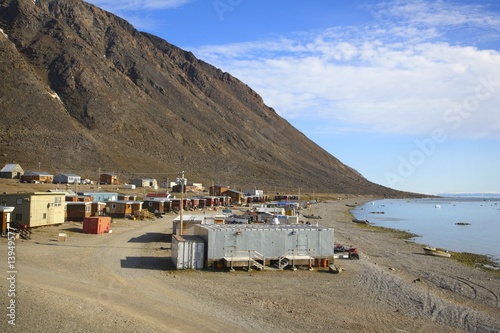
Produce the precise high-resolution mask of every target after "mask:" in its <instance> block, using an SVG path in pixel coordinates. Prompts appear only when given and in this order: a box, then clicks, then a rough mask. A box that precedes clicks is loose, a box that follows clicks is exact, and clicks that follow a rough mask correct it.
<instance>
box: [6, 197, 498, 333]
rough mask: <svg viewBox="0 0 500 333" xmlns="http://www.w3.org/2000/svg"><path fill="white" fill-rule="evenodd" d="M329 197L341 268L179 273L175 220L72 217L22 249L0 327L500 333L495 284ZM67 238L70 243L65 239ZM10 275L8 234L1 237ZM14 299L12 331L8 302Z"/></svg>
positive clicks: (321, 206)
mask: <svg viewBox="0 0 500 333" xmlns="http://www.w3.org/2000/svg"><path fill="white" fill-rule="evenodd" d="M369 200H371V198H370V197H354V198H345V199H341V200H326V201H322V202H320V203H317V204H314V205H312V207H311V209H310V210H307V212H306V211H303V213H304V214H314V215H317V216H321V217H322V219H321V220H319V221H320V224H322V225H324V226H328V227H333V228H334V229H335V242H336V243H341V244H344V245H352V246H355V247H357V248H358V249H359V252H360V260H341V259H337V260H336V261H335V263H336V264H338V265H340V266H341V267H342V268H343V269H344V271H343V272H342V273H341V274H331V273H329V272H328V270H326V269H315V270H314V271H308V270H301V269H299V270H297V271H291V270H283V271H278V270H266V271H250V272H248V271H245V270H236V271H235V272H228V271H222V270H221V271H212V270H201V271H193V270H188V271H176V270H172V264H171V261H170V246H171V244H170V241H171V228H172V219H173V218H174V217H175V215H173V214H167V215H165V216H164V217H163V218H161V219H156V220H155V221H132V220H126V219H115V220H114V222H113V224H112V233H109V234H103V235H88V234H83V233H82V232H81V229H82V225H81V223H77V222H67V223H64V224H63V225H60V226H50V227H42V228H38V229H35V230H34V231H33V237H32V239H31V240H29V241H27V240H23V239H17V240H16V243H15V253H16V273H15V283H14V287H15V298H14V297H10V296H8V294H9V289H11V288H12V284H11V283H10V282H11V281H9V280H8V279H6V278H4V279H2V283H1V284H0V295H1V296H0V304H1V308H2V309H3V310H2V311H3V312H4V315H3V316H2V318H3V319H2V323H1V324H0V327H1V331H2V332H37V333H43V332H51V333H53V332H500V302H499V297H500V278H499V276H498V275H497V274H493V273H490V272H485V271H483V270H481V269H479V268H471V267H468V266H465V265H463V264H461V263H458V262H457V261H455V260H452V259H447V258H439V257H432V256H427V255H424V252H423V250H422V246H421V245H419V244H416V243H414V242H411V241H406V240H404V239H401V238H397V237H396V236H395V235H396V234H393V233H392V232H389V231H384V230H371V229H367V228H361V227H359V226H358V225H357V224H356V223H353V222H351V217H350V216H349V214H348V207H347V206H346V204H349V205H352V204H355V203H362V202H366V201H369ZM60 232H63V233H66V234H67V235H68V239H67V241H65V242H61V241H58V237H57V236H58V234H59V233H60ZM0 246H1V248H2V249H3V250H2V251H0V253H1V254H0V258H1V262H2V263H4V264H2V266H3V267H4V276H5V277H7V278H8V277H9V275H8V267H7V248H8V242H7V239H6V238H1V239H0ZM12 299H14V300H15V325H11V324H9V323H8V320H10V319H9V317H8V316H7V315H8V313H9V311H10V310H9V309H8V306H9V305H10V302H11V300H12Z"/></svg>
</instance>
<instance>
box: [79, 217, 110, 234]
mask: <svg viewBox="0 0 500 333" xmlns="http://www.w3.org/2000/svg"><path fill="white" fill-rule="evenodd" d="M110 229H111V217H109V216H91V217H86V218H84V219H83V233H85V234H103V233H105V232H109V230H110Z"/></svg>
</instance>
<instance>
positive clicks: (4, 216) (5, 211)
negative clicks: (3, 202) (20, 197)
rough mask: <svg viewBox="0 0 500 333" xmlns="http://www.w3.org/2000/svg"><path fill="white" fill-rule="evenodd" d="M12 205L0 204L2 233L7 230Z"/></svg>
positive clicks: (12, 208) (12, 209)
mask: <svg viewBox="0 0 500 333" xmlns="http://www.w3.org/2000/svg"><path fill="white" fill-rule="evenodd" d="M13 211H14V207H7V206H0V225H1V226H2V235H5V234H6V233H7V231H9V227H10V221H11V214H12V212H13Z"/></svg>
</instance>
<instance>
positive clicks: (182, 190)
mask: <svg viewBox="0 0 500 333" xmlns="http://www.w3.org/2000/svg"><path fill="white" fill-rule="evenodd" d="M180 183H181V207H180V209H181V210H180V214H179V217H180V221H179V223H180V224H181V227H180V229H179V236H182V224H183V223H184V221H183V216H182V215H183V211H184V171H181V179H180Z"/></svg>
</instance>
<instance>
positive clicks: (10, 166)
mask: <svg viewBox="0 0 500 333" xmlns="http://www.w3.org/2000/svg"><path fill="white" fill-rule="evenodd" d="M17 167H19V168H21V166H20V165H19V164H15V163H14V164H5V166H4V167H3V169H2V170H0V172H12V171H14V170H15V169H16V168H17Z"/></svg>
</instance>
